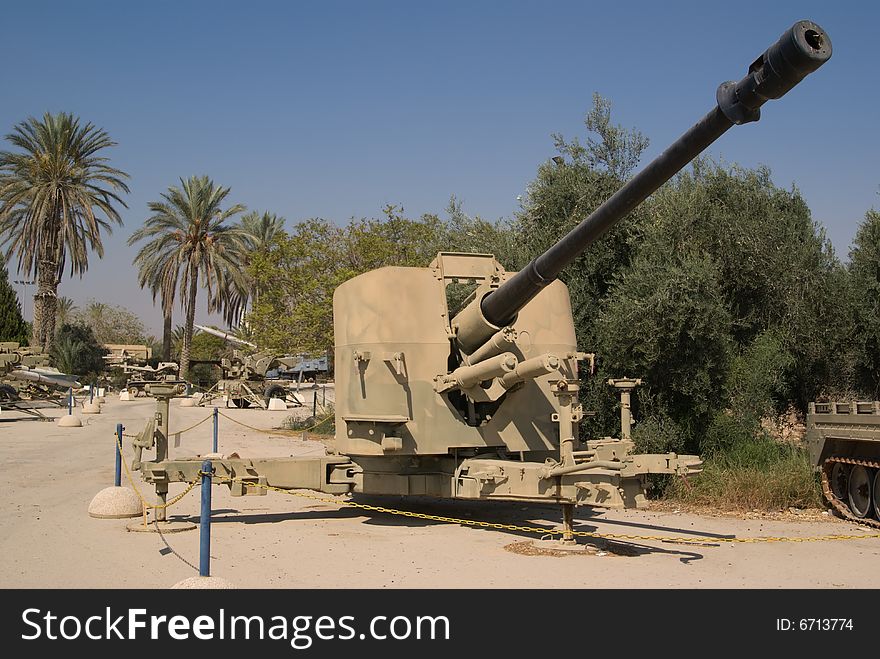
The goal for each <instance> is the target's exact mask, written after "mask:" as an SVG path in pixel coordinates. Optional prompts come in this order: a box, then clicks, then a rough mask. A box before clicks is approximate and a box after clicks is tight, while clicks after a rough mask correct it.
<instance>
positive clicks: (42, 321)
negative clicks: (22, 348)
mask: <svg viewBox="0 0 880 659" xmlns="http://www.w3.org/2000/svg"><path fill="white" fill-rule="evenodd" d="M56 269H57V268H56V264H55V261H53V260H49V259H41V260H40V261H39V263H38V264H37V292H36V294H35V295H34V320H33V326H32V327H31V345H32V346H33V347H34V348H41V349H42V350H43V351H45V352H49V349H50V348H51V347H52V339H53V337H54V336H55V313H56V307H57V305H56V302H57V299H58V298H57V294H56V291H57V290H58V280H57V277H56Z"/></svg>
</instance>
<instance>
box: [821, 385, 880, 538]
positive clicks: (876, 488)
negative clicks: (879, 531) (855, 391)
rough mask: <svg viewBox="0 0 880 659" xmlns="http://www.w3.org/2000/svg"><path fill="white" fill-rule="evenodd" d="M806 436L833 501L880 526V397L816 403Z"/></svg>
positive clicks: (847, 515) (852, 514)
mask: <svg viewBox="0 0 880 659" xmlns="http://www.w3.org/2000/svg"><path fill="white" fill-rule="evenodd" d="M806 441H807V446H808V448H809V450H810V457H811V458H812V460H813V464H814V465H815V467H816V468H817V469H818V470H819V474H820V477H821V479H822V492H823V493H824V495H825V499H826V500H827V501H828V503H829V504H831V506H832V507H833V508H834V510H835V511H836V512H837V513H838V514H840V515H841V516H842V517H845V518H847V519H851V520H853V521H857V522H859V523H862V524H866V525H868V526H873V527H875V528H880V401H871V402H846V403H840V402H825V403H811V404H810V410H809V413H808V414H807V435H806Z"/></svg>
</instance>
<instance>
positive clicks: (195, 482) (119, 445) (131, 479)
mask: <svg viewBox="0 0 880 659" xmlns="http://www.w3.org/2000/svg"><path fill="white" fill-rule="evenodd" d="M113 436H114V437H115V438H116V447H117V448H118V449H119V455H120V456H122V460H120V462H122V466H123V467H124V468H125V477H126V478H127V479H128V482H129V484H130V485H131V489H132V490H134V493H135V494H136V495H137V496H138V499H140V500H141V504H142V505H143V507H144V517H146V511H147V509H148V508H149V509H152V510H162V509H167V508H170V507H171V506H173V505H174V504H175V503H177V502H178V501H180V500H181V499H183V497H185V496H186V495H187V494H189V493H190V492H192V490H193V488H194V487H195V486H196V485H198V484H199V478H201V476H199V478H196V479H195V480H193V481H191V482H188V481H183V482H185V483H186V484H187V487H186V489H185V490H184V491H183V492H181V493H180V494H178V495H177V496H175V497H173V498H172V499H171V500H170V501H166V502H165V503H151V502H149V501H147V500H146V499H145V498H144V495H143V494H141V491H140V490H139V489H138V486H137V485H135V483H134V476H132V473H131V469H129V467H128V461H126V460H125V453H124V452H123V450H122V441H121V440H120V439H119V437H118V436H117V435H116V433H113Z"/></svg>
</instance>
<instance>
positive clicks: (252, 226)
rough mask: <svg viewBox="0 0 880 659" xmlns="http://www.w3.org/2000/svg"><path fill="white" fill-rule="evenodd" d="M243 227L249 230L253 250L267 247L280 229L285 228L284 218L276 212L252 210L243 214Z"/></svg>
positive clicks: (246, 230)
mask: <svg viewBox="0 0 880 659" xmlns="http://www.w3.org/2000/svg"><path fill="white" fill-rule="evenodd" d="M241 228H242V229H243V230H244V231H245V232H247V234H248V240H249V242H250V248H251V250H252V251H259V250H262V249H266V248H267V247H268V246H269V244H270V243H271V242H272V239H273V238H274V237H275V236H276V234H278V232H279V231H282V230H283V229H284V218H283V217H279V216H277V215H276V214H275V213H269V212H265V213H258V212H257V211H251V212H250V213H248V214H247V215H242V216H241Z"/></svg>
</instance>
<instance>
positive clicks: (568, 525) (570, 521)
mask: <svg viewBox="0 0 880 659" xmlns="http://www.w3.org/2000/svg"><path fill="white" fill-rule="evenodd" d="M573 531H574V504H573V503H564V504H562V544H565V545H574V544H577V541H576V540H575V539H574V533H572V532H573Z"/></svg>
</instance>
